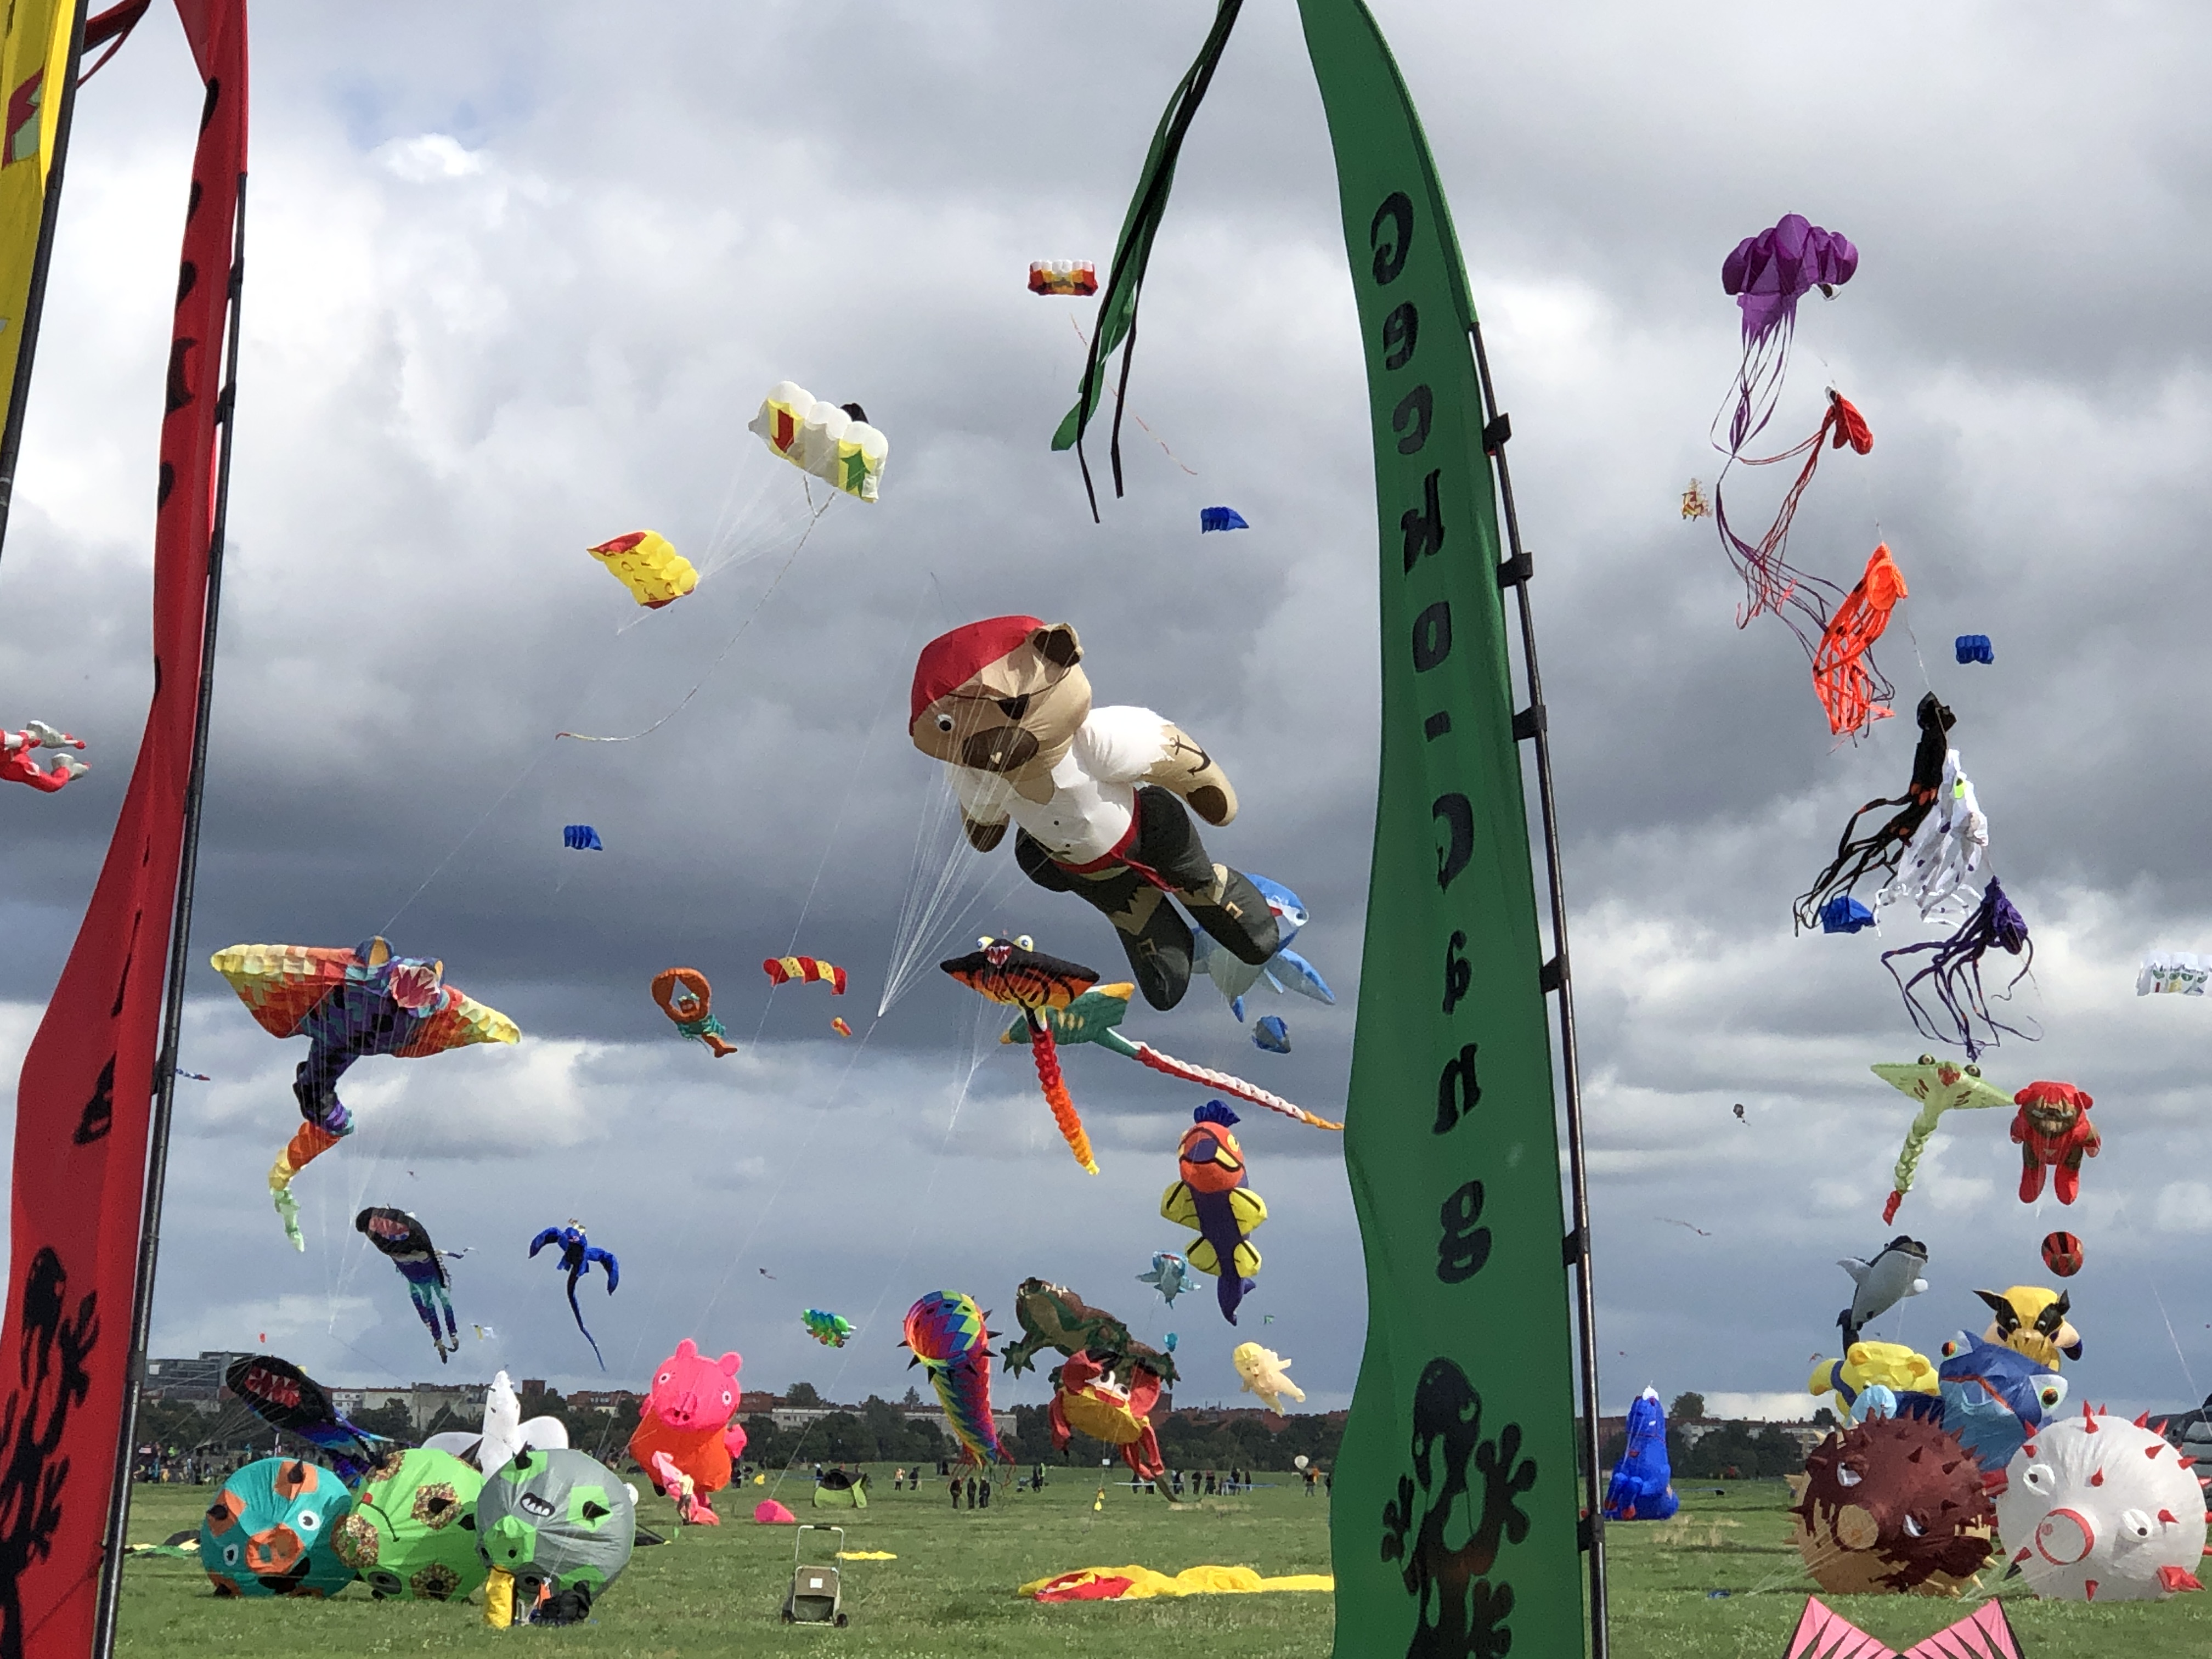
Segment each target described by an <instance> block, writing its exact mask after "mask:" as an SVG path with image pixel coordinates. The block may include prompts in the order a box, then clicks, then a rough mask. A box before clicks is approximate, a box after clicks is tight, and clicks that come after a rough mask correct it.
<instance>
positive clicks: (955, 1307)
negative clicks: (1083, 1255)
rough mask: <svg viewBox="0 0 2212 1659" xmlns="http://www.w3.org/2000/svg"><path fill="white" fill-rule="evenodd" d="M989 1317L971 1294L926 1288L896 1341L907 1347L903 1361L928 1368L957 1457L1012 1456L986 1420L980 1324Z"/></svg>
mask: <svg viewBox="0 0 2212 1659" xmlns="http://www.w3.org/2000/svg"><path fill="white" fill-rule="evenodd" d="M988 1318H989V1316H988V1315H987V1314H986V1313H985V1312H984V1311H983V1310H981V1308H979V1307H977V1306H976V1305H975V1297H972V1296H969V1295H967V1294H965V1293H964V1292H963V1291H930V1292H929V1293H928V1294H927V1296H924V1297H921V1300H919V1301H917V1302H916V1303H915V1304H914V1306H912V1307H911V1308H908V1310H906V1338H905V1340H903V1341H902V1342H901V1343H900V1344H899V1346H901V1347H902V1348H907V1349H908V1350H910V1351H912V1352H913V1354H914V1358H912V1359H911V1360H909V1361H908V1364H914V1365H920V1366H921V1367H922V1369H923V1370H926V1371H927V1372H928V1373H929V1385H930V1387H932V1388H933V1389H936V1390H937V1399H938V1403H939V1404H940V1405H942V1406H943V1407H945V1424H946V1425H947V1426H948V1427H950V1428H951V1431H952V1433H953V1437H955V1438H956V1439H957V1440H958V1441H959V1442H960V1461H961V1462H963V1463H968V1464H981V1463H987V1462H992V1461H994V1460H995V1461H997V1462H1001V1463H1011V1462H1013V1461H1014V1460H1013V1458H1012V1455H1009V1454H1008V1452H1007V1451H1006V1448H1005V1447H1004V1446H1001V1445H1000V1443H999V1430H998V1425H996V1424H995V1423H994V1422H993V1421H992V1420H991V1346H990V1343H991V1338H992V1336H993V1335H994V1334H995V1333H994V1332H992V1331H990V1330H987V1329H986V1328H985V1325H984V1322H985V1321H986V1320H987V1319H988Z"/></svg>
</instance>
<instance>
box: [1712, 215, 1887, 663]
mask: <svg viewBox="0 0 2212 1659" xmlns="http://www.w3.org/2000/svg"><path fill="white" fill-rule="evenodd" d="M1858 264H1859V254H1858V250H1857V248H1855V247H1853V246H1851V244H1850V240H1849V239H1847V238H1845V237H1844V236H1842V235H1840V234H1838V233H1836V232H1834V231H1830V230H1823V229H1822V228H1820V226H1818V225H1814V224H1808V222H1806V220H1805V217H1804V216H1803V215H1802V214H1797V213H1790V214H1785V215H1784V216H1783V217H1782V219H1781V221H1780V222H1778V223H1777V224H1776V225H1775V226H1774V227H1773V228H1771V229H1769V230H1763V231H1761V232H1760V233H1759V234H1758V235H1756V236H1747V237H1746V238H1745V239H1744V240H1742V241H1741V242H1740V243H1738V244H1737V245H1736V249H1735V252H1733V253H1731V254H1729V257H1728V258H1726V259H1725V260H1723V262H1722V264H1721V287H1722V289H1723V290H1724V291H1726V292H1727V293H1729V294H1732V295H1735V301H1736V304H1737V305H1738V306H1739V307H1741V310H1742V312H1743V361H1742V362H1741V365H1740V366H1739V367H1738V368H1737V371H1736V381H1735V388H1734V393H1733V401H1734V404H1735V408H1734V410H1733V412H1732V413H1731V414H1730V415H1729V428H1728V441H1727V442H1726V443H1724V444H1723V443H1721V442H1719V441H1717V440H1716V441H1715V443H1714V447H1715V448H1717V449H1719V450H1720V451H1721V452H1722V453H1723V454H1725V455H1726V456H1727V457H1728V460H1727V462H1726V463H1724V464H1723V466H1722V468H1721V476H1720V477H1719V478H1718V479H1717V480H1715V482H1714V484H1713V512H1714V519H1715V522H1716V524H1717V526H1718V528H1719V530H1720V534H1721V545H1722V547H1723V549H1724V550H1726V551H1727V553H1728V556H1729V562H1731V563H1733V564H1734V565H1735V568H1736V574H1739V575H1741V577H1742V578H1743V583H1744V600H1745V603H1744V607H1743V609H1742V611H1740V612H1739V613H1738V615H1737V617H1736V625H1737V626H1738V627H1739V628H1741V627H1744V626H1747V625H1748V623H1750V621H1751V619H1752V618H1753V617H1756V616H1758V615H1759V614H1760V613H1761V612H1762V611H1771V612H1772V613H1773V614H1774V615H1776V616H1778V617H1781V618H1782V619H1783V621H1784V623H1787V624H1788V625H1789V627H1790V631H1791V632H1792V633H1794V634H1796V635H1797V638H1798V641H1799V643H1800V644H1802V645H1803V646H1804V647H1805V648H1806V650H1807V652H1808V653H1811V651H1812V650H1813V649H1814V642H1815V641H1817V640H1818V639H1819V638H1820V633H1821V630H1822V629H1824V628H1826V625H1827V620H1828V607H1829V605H1830V604H1832V602H1833V600H1834V599H1838V598H1840V597H1841V590H1840V589H1838V588H1837V587H1836V586H1835V585H1834V584H1832V583H1830V582H1826V581H1823V580H1820V578H1818V577H1814V576H1808V575H1805V574H1803V573H1802V572H1800V571H1797V570H1795V569H1793V568H1791V567H1790V564H1789V563H1788V562H1787V561H1786V559H1785V558H1784V551H1785V550H1786V547H1787V544H1788V541H1789V537H1790V522H1791V520H1793V519H1794V518H1795V516H1796V510H1797V503H1798V501H1799V500H1800V499H1801V498H1802V496H1803V495H1804V493H1805V487H1806V485H1807V484H1808V483H1811V482H1812V477H1813V470H1814V467H1815V466H1816V465H1818V464H1819V462H1820V452H1821V450H1822V449H1823V448H1833V449H1841V448H1843V447H1844V446H1845V445H1846V444H1848V445H1849V446H1850V447H1851V448H1852V449H1854V450H1856V451H1857V452H1858V453H1860V454H1862V455H1863V454H1865V453H1867V452H1868V451H1869V449H1871V448H1873V447H1874V434H1873V433H1872V432H1871V431H1870V430H1869V428H1868V427H1867V423H1866V422H1865V420H1864V419H1863V417H1862V416H1860V414H1859V412H1858V410H1857V409H1855V408H1853V407H1852V406H1851V404H1850V403H1849V402H1848V401H1847V400H1846V399H1844V398H1841V397H1838V395H1837V394H1836V393H1835V392H1833V391H1831V392H1829V394H1828V410H1827V413H1826V416H1823V418H1822V420H1821V422H1820V428H1819V429H1818V430H1817V431H1815V432H1814V434H1813V435H1812V436H1811V437H1809V438H1808V439H1806V440H1805V441H1803V442H1802V443H1798V444H1794V445H1792V446H1791V447H1790V448H1788V449H1786V450H1784V451H1782V452H1781V453H1778V454H1773V455H1758V456H1754V455H1749V454H1747V453H1745V449H1746V447H1747V445H1749V444H1750V443H1751V442H1752V441H1753V440H1754V439H1755V438H1757V437H1758V436H1759V434H1760V433H1762V432H1764V431H1765V429H1766V424H1767V422H1769V421H1771V420H1772V419H1773V417H1774V408H1775V404H1776V402H1777V400H1778V398H1780V396H1781V393H1782V382H1783V380H1784V376H1785V375H1786V374H1787V373H1788V370H1789V365H1790V337H1791V335H1792V334H1793V333H1794V332H1795V331H1796V322H1797V301H1799V300H1800V299H1802V298H1803V297H1804V295H1807V294H1808V293H1809V292H1810V291H1811V290H1813V289H1815V288H1817V289H1820V291H1821V292H1822V293H1823V294H1826V295H1830V296H1831V297H1832V296H1833V295H1834V293H1835V290H1836V289H1838V287H1840V286H1841V285H1842V284H1843V283H1847V282H1849V281H1850V279H1851V274H1852V273H1853V272H1854V271H1856V270H1857V269H1858ZM1726 407H1727V405H1726V404H1723V409H1725V408H1726ZM1715 424H1716V425H1717V424H1718V422H1715ZM1801 455H1802V456H1804V457H1805V458H1806V460H1805V465H1804V467H1803V469H1802V471H1800V472H1799V474H1798V476H1797V479H1796V483H1794V484H1793V485H1792V486H1791V487H1790V490H1789V491H1788V493H1787V494H1786V495H1784V498H1783V503H1782V507H1781V508H1780V510H1779V511H1778V513H1776V515H1775V518H1774V520H1773V522H1772V523H1771V525H1770V526H1768V527H1767V529H1766V531H1765V533H1764V534H1763V535H1761V536H1760V537H1759V539H1758V540H1757V541H1756V542H1748V541H1746V540H1745V539H1744V538H1742V537H1741V536H1739V535H1737V534H1736V533H1735V531H1734V530H1733V529H1731V528H1730V527H1729V520H1728V507H1727V504H1726V502H1725V501H1724V500H1723V495H1722V486H1723V483H1725V482H1726V480H1727V477H1728V471H1729V467H1730V466H1733V465H1735V464H1737V463H1738V462H1741V463H1742V464H1743V465H1747V466H1771V465H1774V464H1775V463H1776V462H1778V461H1786V460H1794V459H1796V458H1797V457H1799V456H1801ZM1793 611H1794V612H1796V614H1795V615H1792V614H1790V613H1791V612H1793Z"/></svg>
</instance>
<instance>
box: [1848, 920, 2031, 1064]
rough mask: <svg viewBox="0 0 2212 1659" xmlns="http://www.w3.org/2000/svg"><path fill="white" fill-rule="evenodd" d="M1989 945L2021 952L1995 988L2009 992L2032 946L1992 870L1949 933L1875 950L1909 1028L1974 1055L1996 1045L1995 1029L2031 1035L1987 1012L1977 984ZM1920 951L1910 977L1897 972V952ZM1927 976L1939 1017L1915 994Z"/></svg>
mask: <svg viewBox="0 0 2212 1659" xmlns="http://www.w3.org/2000/svg"><path fill="white" fill-rule="evenodd" d="M1992 949H1996V950H2002V951H2005V952H2007V953H2008V955H2011V956H2015V957H2019V956H2022V953H2023V952H2025V953H2026V954H2025V956H2024V957H2023V959H2022V960H2021V964H2020V971H2019V972H2018V973H2016V974H2015V975H2013V976H2012V979H2011V981H2009V982H2008V984H2007V985H2006V986H2005V987H2004V989H2003V990H2002V991H2000V992H1999V993H1998V995H1999V996H2009V995H2010V994H2011V993H2012V989H2013V987H2014V986H2016V985H2018V984H2019V983H2020V982H2021V980H2023V979H2024V978H2026V977H2027V974H2028V970H2029V969H2032V968H2033V967H2034V965H2035V946H2034V945H2033V944H2032V943H2030V941H2029V939H2028V937H2027V918H2026V917H2024V916H2022V915H2021V913H2020V912H2019V911H2018V910H2017V909H2015V908H2013V903H2012V901H2011V900H2010V899H2008V898H2007V897H2006V896H2005V891H2004V889H2003V888H2002V886H2000V885H1998V884H1997V879H1996V877H1994V876H1992V877H1990V882H1989V885H1988V886H1987V887H1986V888H1984V890H1983V892H1982V902H1980V903H1979V904H1978V905H1977V906H1976V907H1975V908H1974V913H1973V914H1972V915H1970V916H1968V917H1967V918H1966V921H1965V923H1964V924H1963V925H1962V926H1961V927H1960V929H1959V931H1958V932H1957V933H1954V934H1952V935H1951V937H1950V938H1948V939H1929V940H1928V941H1926V942H1925V943H1923V944H1920V945H1901V946H1899V948H1898V949H1896V950H1894V951H1883V952H1882V953H1881V963H1882V966H1883V967H1885V968H1887V969H1889V973H1890V977H1891V978H1892V979H1894V980H1895V981H1897V986H1898V989H1899V990H1900V991H1902V992H1903V993H1904V994H1905V1012H1907V1013H1909V1014H1911V1017H1912V1024H1913V1029H1914V1030H1917V1031H1918V1032H1919V1033H1920V1034H1921V1035H1922V1036H1929V1037H1933V1038H1935V1039H1936V1042H1955V1043H1958V1044H1959V1045H1960V1047H1962V1048H1965V1049H1966V1058H1967V1059H1968V1060H1978V1059H1979V1058H1980V1057H1981V1052H1982V1050H1983V1049H1984V1048H1994V1047H1996V1042H1997V1039H1998V1037H1999V1036H2001V1035H2004V1034H2009V1035H2011V1036H2021V1037H2027V1039H2028V1040H2029V1041H2030V1042H2033V1041H2034V1040H2035V1039H2034V1035H2033V1033H2031V1032H2027V1031H2023V1030H2020V1029H2019V1028H2018V1027H2016V1026H2012V1025H2007V1024H2004V1023H2003V1022H2002V1020H2000V1019H1998V1018H1996V1015H1995V1014H1993V1013H1991V1012H1990V1004H1989V997H1988V995H1987V994H1986V993H1985V992H1984V990H1983V988H1982V958H1983V957H1985V956H1987V955H1988V954H1989V953H1990V951H1991V950H1992ZM1923 953H1924V954H1926V955H1927V956H1928V957H1929V960H1928V962H1927V963H1926V964H1925V965H1924V966H1923V967H1921V968H1920V969H1918V970H1917V971H1916V972H1915V973H1914V974H1913V975H1912V976H1911V978H1910V979H1908V978H1906V977H1905V975H1902V974H1900V973H1899V972H1898V969H1897V963H1898V959H1899V957H1914V956H1920V955H1922V954H1923ZM1930 981H1932V984H1933V989H1934V991H1935V994H1936V1002H1937V1005H1938V1006H1940V1007H1941V1008H1942V1016H1941V1018H1939V1017H1938V1016H1937V1014H1936V1012H1935V1011H1934V1010H1932V1009H1929V1008H1928V1007H1926V1006H1923V1004H1922V1002H1921V1001H1920V999H1919V996H1918V994H1917V987H1919V986H1921V985H1922V984H1923V983H1928V982H1930Z"/></svg>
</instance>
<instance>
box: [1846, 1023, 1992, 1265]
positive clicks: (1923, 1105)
mask: <svg viewBox="0 0 2212 1659" xmlns="http://www.w3.org/2000/svg"><path fill="white" fill-rule="evenodd" d="M1870 1069H1871V1070H1872V1071H1873V1073H1874V1074H1875V1076H1876V1077H1878V1078H1880V1079H1881V1080H1882V1081H1883V1082H1884V1083H1887V1085H1889V1086H1890V1087H1891V1088H1893V1089H1895V1090H1897V1091H1899V1092H1900V1093H1902V1094H1907V1095H1910V1096H1911V1097H1912V1098H1913V1099H1915V1100H1917V1101H1918V1102H1919V1103H1920V1112H1919V1115H1917V1117H1915V1118H1914V1119H1913V1120H1912V1127H1911V1128H1909V1129H1907V1130H1906V1131H1905V1145H1904V1146H1902V1147H1901V1148H1899V1152H1898V1154H1897V1167H1896V1170H1894V1171H1893V1174H1892V1176H1891V1187H1890V1194H1889V1202H1888V1203H1887V1204H1885V1205H1884V1206H1882V1211H1881V1218H1882V1222H1883V1225H1888V1224H1889V1223H1890V1222H1893V1221H1894V1220H1896V1219H1897V1206H1899V1205H1900V1204H1902V1203H1903V1202H1904V1201H1905V1194H1907V1193H1909V1192H1911V1190H1912V1177H1913V1174H1914V1172H1915V1171H1916V1170H1918V1169H1919V1167H1920V1154H1921V1152H1922V1151H1923V1149H1924V1148H1925V1147H1926V1146H1927V1145H1928V1140H1929V1136H1931V1135H1933V1134H1934V1133H1936V1121H1937V1120H1938V1119H1940V1118H1941V1117H1942V1115H1943V1114H1944V1113H1946V1112H1948V1111H1950V1110H1952V1109H1954V1108H1955V1107H1966V1108H1968V1109H1975V1110H1983V1109H1988V1108H1990V1107H1991V1106H2009V1105H2011V1104H2012V1103H2013V1101H2012V1097H2010V1096H2009V1095H2008V1094H2006V1093H2005V1091H2003V1090H2002V1089H1999V1088H1996V1087H1995V1086H1994V1085H1990V1084H1988V1083H1985V1082H1984V1081H1983V1080H1982V1068H1981V1067H1980V1066H1975V1065H1972V1064H1968V1065H1965V1066H1961V1065H1960V1064H1959V1063H1958V1062H1956V1061H1955V1060H1938V1059H1936V1056H1935V1055H1933V1054H1923V1055H1921V1056H1920V1058H1919V1059H1918V1060H1915V1061H1914V1062H1913V1063H1912V1064H1911V1065H1910V1066H1902V1065H1881V1066H1873V1067H1871V1068H1870Z"/></svg>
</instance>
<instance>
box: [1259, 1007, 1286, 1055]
mask: <svg viewBox="0 0 2212 1659" xmlns="http://www.w3.org/2000/svg"><path fill="white" fill-rule="evenodd" d="M1252 1046H1253V1047H1254V1048H1262V1049H1265V1050H1266V1051H1267V1053H1269V1054H1288V1053H1290V1052H1291V1028H1290V1027H1289V1026H1287V1025H1285V1024H1283V1017H1282V1016H1281V1015H1280V1014H1262V1015H1261V1016H1260V1019H1259V1023H1258V1024H1255V1025H1254V1026H1253V1028H1252Z"/></svg>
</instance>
